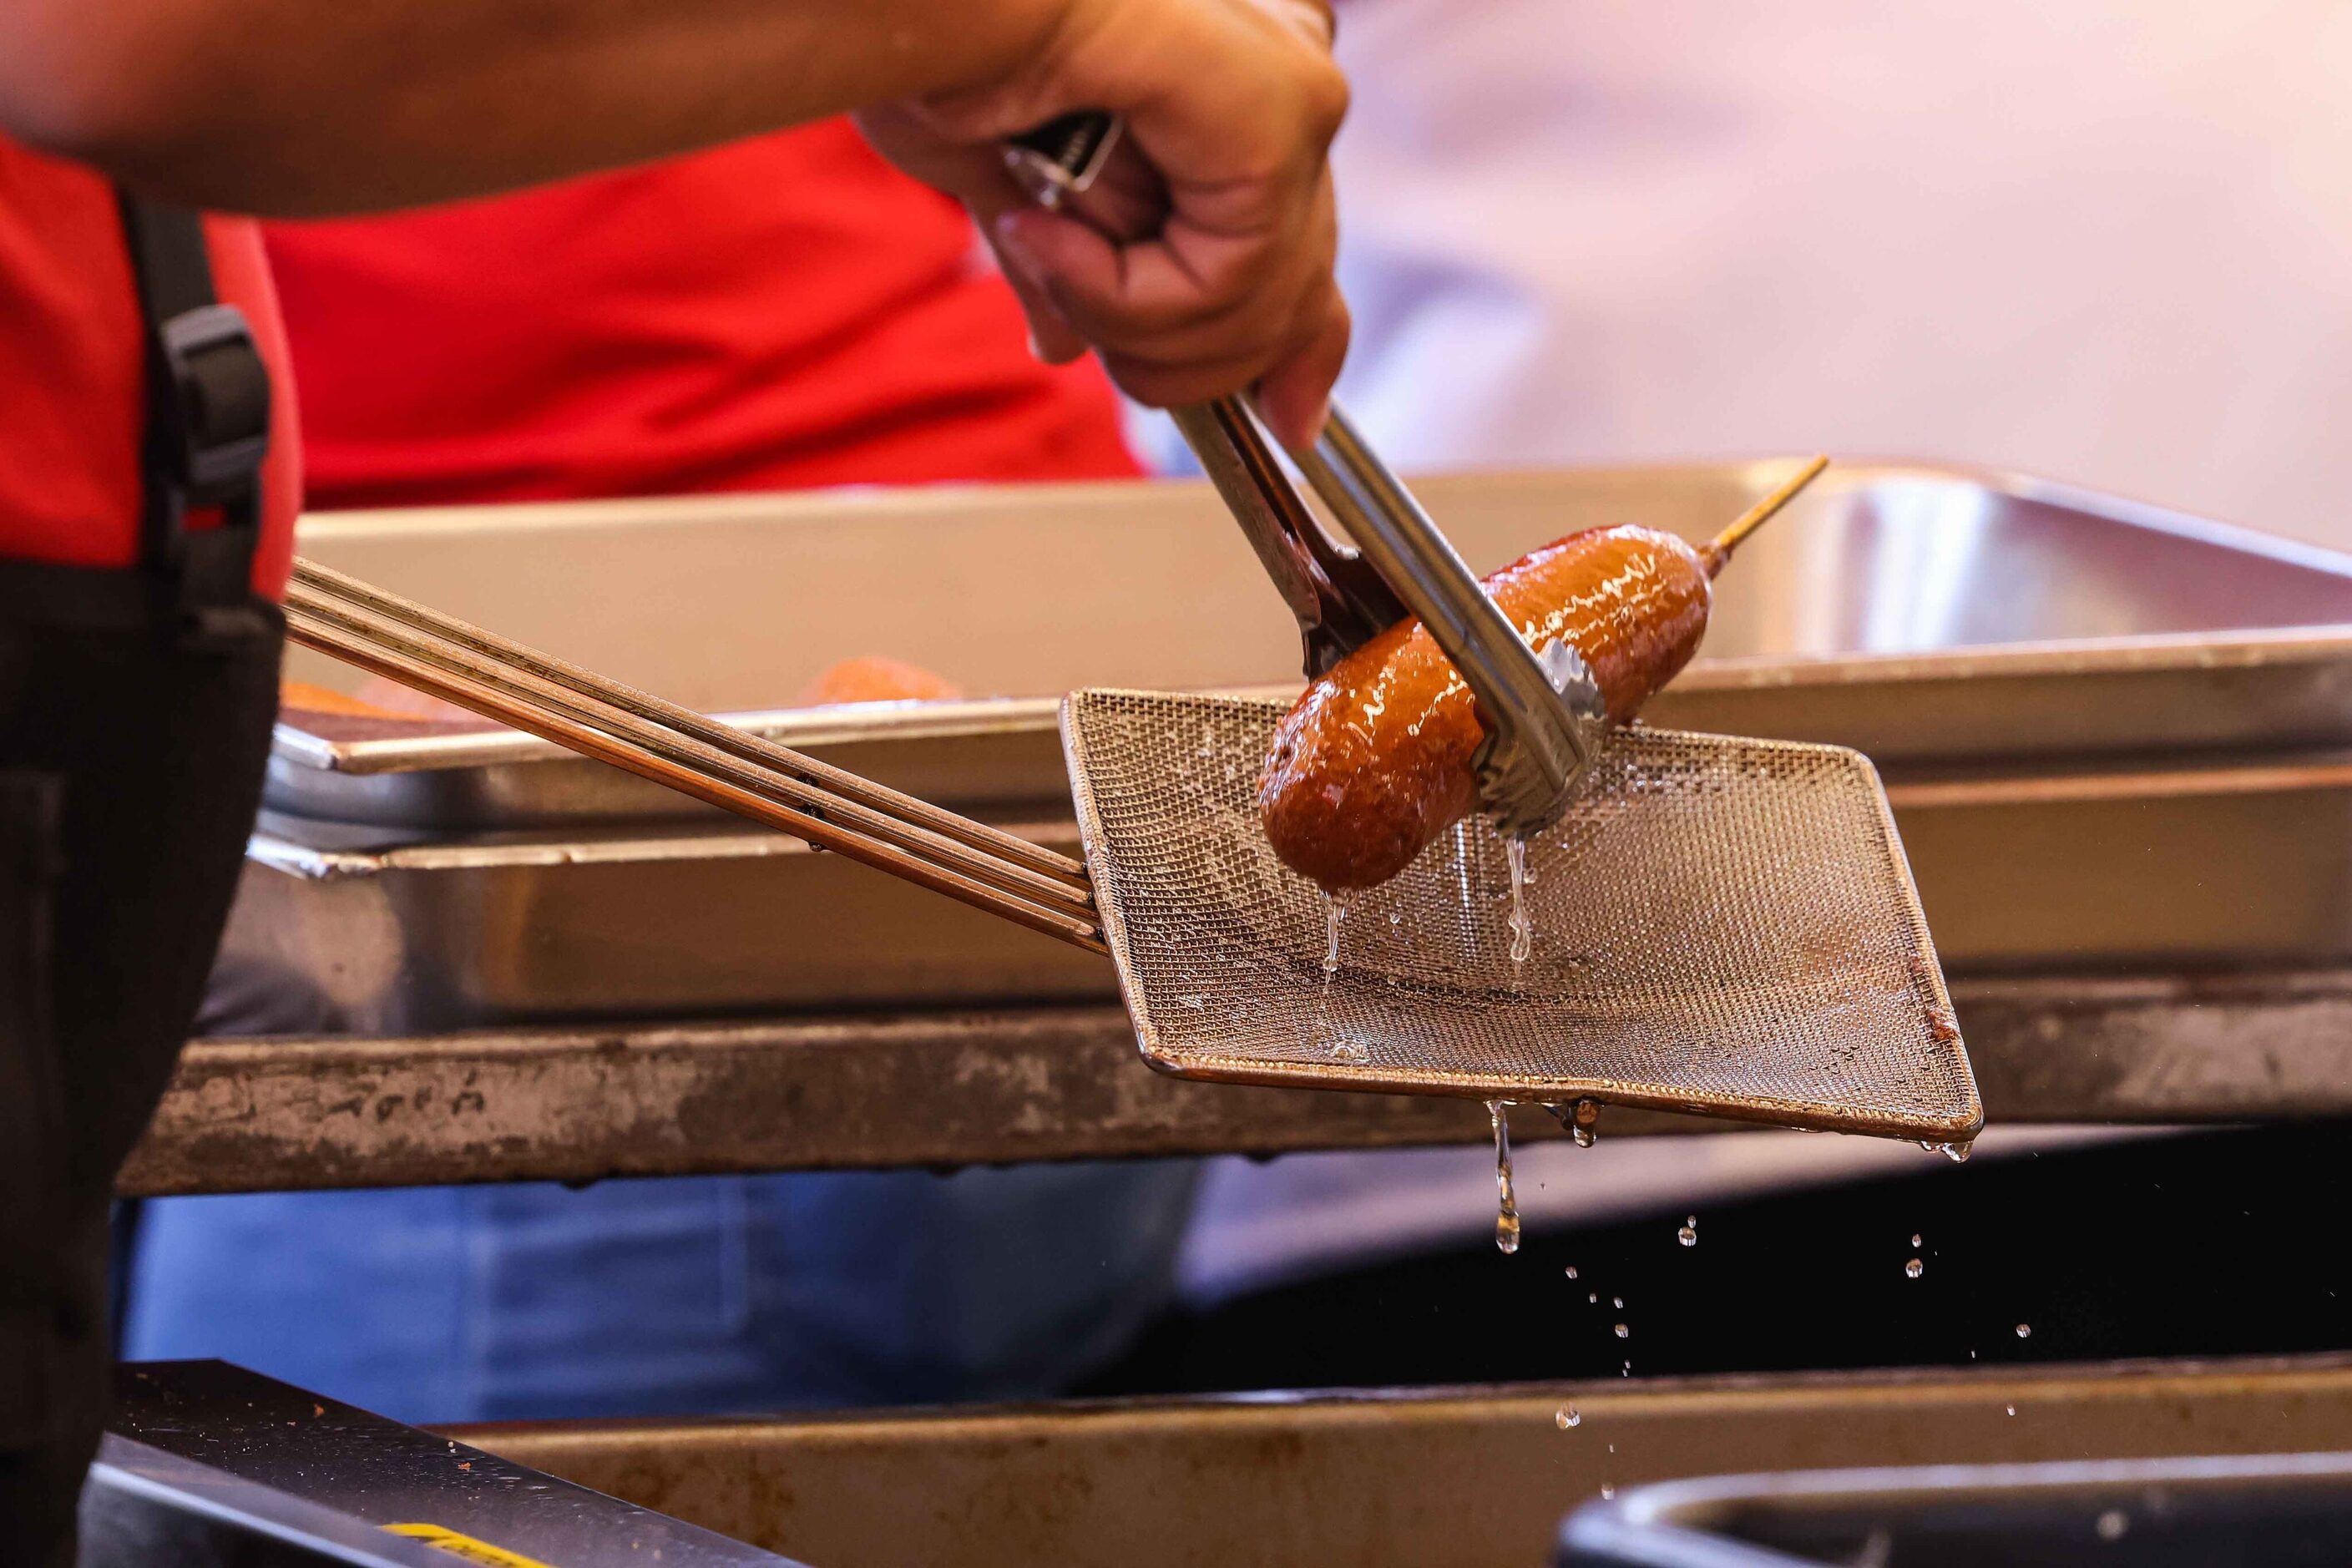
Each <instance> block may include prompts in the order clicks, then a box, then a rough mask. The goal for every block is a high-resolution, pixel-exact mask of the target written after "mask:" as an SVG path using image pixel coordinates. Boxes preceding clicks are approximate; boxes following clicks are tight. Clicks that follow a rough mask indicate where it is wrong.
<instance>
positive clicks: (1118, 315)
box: [860, 0, 1348, 437]
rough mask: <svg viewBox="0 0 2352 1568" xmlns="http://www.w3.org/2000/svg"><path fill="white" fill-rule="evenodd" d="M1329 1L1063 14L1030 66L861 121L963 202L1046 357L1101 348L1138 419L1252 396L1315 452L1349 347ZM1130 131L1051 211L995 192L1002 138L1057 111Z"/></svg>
mask: <svg viewBox="0 0 2352 1568" xmlns="http://www.w3.org/2000/svg"><path fill="white" fill-rule="evenodd" d="M1330 20H1331V18H1330V8H1329V6H1328V5H1327V4H1325V3H1324V0H1067V9H1066V16H1065V20H1064V24H1063V25H1062V26H1059V27H1057V28H1056V29H1055V31H1054V33H1053V35H1052V36H1051V37H1050V38H1049V39H1048V40H1047V42H1046V46H1045V48H1044V49H1043V50H1042V51H1041V52H1040V53H1039V54H1038V55H1036V56H1035V57H1034V58H1032V59H1031V60H1030V61H1029V62H1028V63H1027V64H1026V65H1024V67H1022V68H1019V69H1018V70H1016V71H1015V72H1014V73H1013V75H1011V76H1010V77H1007V78H1006V79H1003V80H1000V81H982V82H979V83H975V84H973V85H971V86H970V87H967V88H962V89H954V90H951V91H949V92H945V93H939V94H933V95H930V96H929V97H926V98H924V99H922V100H909V101H908V102H907V103H905V104H901V105H896V106H889V107H887V108H886V109H885V110H879V111H877V110H868V111H866V113H865V114H864V115H862V116H861V117H860V118H861V122H862V123H864V124H865V126H866V132H867V134H868V136H869V137H871V138H873V139H874V141H875V142H876V145H877V146H878V147H880V148H881V149H882V150H883V151H884V153H886V154H887V155H888V156H889V157H890V158H891V159H892V160H893V161H894V162H895V163H898V165H899V166H900V167H901V168H905V169H907V170H908V172H910V173H913V174H917V175H918V177H920V178H923V179H926V180H929V181H930V182H931V183H932V184H935V185H938V186H939V187H940V188H941V189H943V190H946V191H948V192H950V194H951V195H955V196H957V197H958V198H960V199H961V200H962V201H963V202H964V203H965V205H967V206H968V207H969V208H970V209H971V212H972V214H973V216H974V218H975V219H976V220H977V221H978V222H979V224H980V226H981V228H982V233H983V234H985V235H986V236H987V237H988V240H989V243H990V245H991V246H992V247H993V248H994V250H995V251H996V254H997V257H998V259H999V262H1000V264H1001V266H1002V267H1003V271H1004V274H1005V277H1006V279H1007V280H1008V281H1009V282H1010V283H1011V284H1012V286H1013V289H1014V292H1015V293H1016V294H1017V295H1018V296H1019V298H1020V300H1021V303H1022V308H1023V310H1024V311H1025V312H1026V314H1027V316H1028V318H1029V322H1030V331H1031V336H1032V339H1033V342H1034V343H1035V345H1036V348H1037V352H1038V353H1039V355H1040V357H1043V358H1045V359H1049V360H1055V361H1058V360H1062V359H1066V358H1069V357H1074V355H1075V354H1076V353H1077V352H1078V351H1079V348H1080V345H1081V344H1084V345H1088V346H1091V347H1092V348H1093V349H1094V350H1095V351H1096V352H1097V353H1098V354H1099V355H1100V356H1101V358H1102V361H1103V363H1104V365H1105V367H1106V368H1107V369H1108V371H1109V372H1110V374H1111V375H1112V377H1113V379H1115V380H1116V381H1117V382H1118V384H1119V385H1120V386H1121V387H1122V388H1123V389H1125V390H1126V391H1127V392H1128V394H1129V395H1131V396H1133V397H1135V398H1137V399H1138V400H1139V401H1141V402H1144V403H1147V404H1151V405H1172V404H1181V403H1195V402H1200V401H1202V400H1204V399H1207V398H1211V397H1216V396H1222V395H1226V394H1229V393H1234V392H1238V391H1242V390H1244V389H1245V388H1248V387H1251V386H1253V385H1258V386H1262V388H1263V391H1264V402H1265V405H1266V406H1267V408H1268V416H1269V418H1270V419H1272V420H1274V421H1275V422H1276V424H1277V425H1278V426H1280V427H1281V428H1282V430H1283V433H1284V434H1285V435H1286V436H1294V435H1296V436H1304V437H1311V436H1312V435H1313V433H1314V430H1315V428H1316V426H1317V425H1318V422H1319V420H1320V417H1321V411H1322V409H1323V407H1324V405H1325V402H1326V400H1327V399H1328V395H1329V393H1330V388H1331V384H1332V382H1333V380H1334V379H1335V378H1336V376H1337V375H1338V373H1339V362H1340V361H1341V359H1343V358H1344V357H1345V354H1346V353H1347V342H1348V316H1347V309H1346V307H1345V305H1343V304H1342V303H1341V302H1340V300H1339V293H1338V289H1337V288H1336V286H1335V285H1334V283H1333V281H1332V266H1333V262H1334V258H1335V253H1336V250H1337V247H1338V225H1337V220H1336V217H1335V216H1334V208H1333V202H1332V196H1331V184H1330V177H1329V173H1328V164H1327V158H1328V149H1329V144H1330V142H1331V139H1332V137H1333V135H1334V134H1335V133H1336V132H1338V129H1339V121H1340V119H1341V117H1342V116H1343V115H1344V114H1345V112H1346V109H1347V84H1346V82H1345V80H1344V79H1342V78H1341V76H1340V75H1339V70H1338V68H1337V67H1336V66H1335V65H1333V63H1332V61H1331V58H1330V52H1329V44H1330ZM1077 108H1086V109H1098V110H1106V111H1109V112H1113V113H1117V114H1118V115H1120V116H1121V117H1122V118H1123V120H1124V121H1125V124H1126V131H1125V133H1124V136H1123V138H1122V142H1121V144H1120V145H1119V146H1118V147H1117V148H1115V149H1114V150H1113V155H1112V158H1111V161H1110V165H1109V166H1108V167H1107V168H1106V169H1105V170H1104V171H1103V174H1102V175H1101V176H1100V177H1099V178H1098V179H1097V183H1096V185H1095V186H1094V188H1092V189H1091V190H1089V191H1088V192H1087V193H1085V194H1083V195H1081V196H1079V197H1078V198H1076V199H1075V200H1074V201H1072V202H1071V203H1070V204H1068V205H1066V206H1065V207H1064V208H1063V209H1062V210H1061V211H1058V212H1047V211H1044V210H1041V209H1039V208H1036V207H1035V206H1034V205H1030V204H1029V203H1028V202H1027V201H1026V199H1025V196H1024V193H1022V192H1021V191H1020V189H1019V186H1018V185H1017V184H1016V183H1015V182H1013V180H1011V179H1010V178H1009V177H1008V176H1007V175H1006V174H1005V171H1004V168H1003V163H1002V158H1001V153H1000V151H999V150H1000V149H1001V147H1002V144H1003V138H1005V137H1006V136H1007V135H1010V134H1012V133H1013V132H1017V131H1019V130H1021V129H1024V128H1025V127H1027V126H1029V125H1033V124H1035V123H1037V122H1039V121H1042V120H1044V119H1046V118H1049V117H1050V115H1051V114H1053V113H1055V112H1063V111H1066V110H1072V109H1077Z"/></svg>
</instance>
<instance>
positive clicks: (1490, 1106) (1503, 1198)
mask: <svg viewBox="0 0 2352 1568" xmlns="http://www.w3.org/2000/svg"><path fill="white" fill-rule="evenodd" d="M1504 1103H1505V1102H1504V1101H1502V1100H1488V1101H1487V1102H1486V1117H1487V1120H1488V1121H1492V1122H1493V1123H1494V1124H1495V1200H1496V1206H1495V1250H1496V1251H1497V1252H1500V1253H1502V1254H1504V1255H1505V1256H1508V1255H1509V1254H1511V1253H1514V1252H1517V1250H1518V1249H1519V1202H1518V1196H1517V1194H1515V1193H1513V1192H1512V1191H1511V1124H1510V1123H1509V1122H1508V1121H1505V1120H1504V1119H1503V1106H1504Z"/></svg>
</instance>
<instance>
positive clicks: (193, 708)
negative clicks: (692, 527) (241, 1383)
mask: <svg viewBox="0 0 2352 1568" xmlns="http://www.w3.org/2000/svg"><path fill="white" fill-rule="evenodd" d="M122 208H123V222H124V231H125V234H126V237H128V239H129V241H130V247H131V258H132V261H133V270H134V272H135V274H136V276H137V278H138V279H139V286H140V295H141V304H142V310H143V312H144V314H145V317H146V320H147V322H148V345H147V360H148V371H147V379H148V384H149V396H148V408H147V434H146V442H145V451H144V454H143V459H142V467H143V469H144V479H145V485H146V507H145V516H144V519H143V522H142V548H141V556H142V560H141V563H140V564H139V565H138V566H137V567H135V568H133V569H130V570H123V571H102V570H93V569H87V568H79V567H64V566H56V565H49V564H44V563H32V562H25V561H0V1556H5V1559H6V1561H8V1562H10V1563H29V1564H33V1565H36V1568H48V1565H49V1564H52V1563H54V1564H58V1565H60V1568H62V1565H65V1564H69V1563H71V1562H72V1561H73V1529H72V1524H73V1512H74V1508H75V1504H76V1500H77V1498H78V1496H79V1490H80V1484H81V1477H82V1473H83V1471H84V1470H85V1469H86V1468H88V1465H89V1457H90V1454H91V1452H92V1451H93V1450H94V1448H95V1447H96V1445H97V1442H98V1434H99V1430H100V1425H101V1423H102V1421H103V1418H104V1412H105V1404H106V1397H107V1378H108V1371H109V1363H110V1342H109V1335H108V1333H107V1321H106V1319H107V1313H106V1300H107V1296H106V1266H107V1254H108V1247H107V1205H108V1201H109V1198H110V1194H111V1191H112V1187H113V1184H114V1177H115V1173H116V1171H117V1170H118V1168H119V1167H120V1166H121V1163H122V1161H123V1159H124V1157H125V1156H126V1155H127V1154H128V1153H129V1152H130V1151H131V1145H132V1144H133V1143H134V1142H136V1141H137V1139H138V1137H139V1135H140V1133H141V1132H142V1131H143V1130H144V1129H145V1127H146V1124H147V1120H148V1118H149V1116H150V1115H151V1114H152V1112H153V1110H154V1107H155V1101H156V1100H157V1098H158V1097H159V1096H160V1095H161V1094H162V1093H163V1087H164V1084H165V1082H166V1080H167V1079H169V1077H170V1075H171V1070H172V1065H173V1060H174V1059H175V1058H177V1056H178V1054H179V1049H180V1045H181V1042H182V1041H183V1040H184V1039H185V1038H186V1037H187V1034H188V1029H189V1026H190V1023H191V1021H192V1020H193V1018H194V1015H195V1010H196V1005H197V1003H198V1001H199V1000H200V998H201V996H202V994H203V991H204V984H205V974H206V973H207V971H208V970H209V969H210V968H211V965H212V959H213V951H214V949H215V946H216V945H217V944H218V942H219V940H220V932H221V927H222V925H223V923H224V922H225V921H226V918H227V914H228V906H229V900H230V898H231V896H232V895H233V894H234V892H235V891H236V879H237V870H238V867H239V865H240V864H241V862H242V860H243V858H244V850H245V841H246V837H247V833H248V832H249V831H250V830H251V827H252V824H253V815H254V811H255V808H256V805H257V803H258V800H259V797H260V790H261V775H262V766H263V763H264V762H265V760H266V758H267V756H268V747H269V731H270V723H271V720H272V718H273V716H274V714H275V712H276V710H277V700H278V651H279V647H280V643H281V641H282V638H283V634H284V621H283V619H282V617H281V616H279V614H278V609H277V607H276V606H275V605H270V604H268V602H266V601H263V600H260V599H257V598H256V597H255V595H253V593H252V590H251V587H250V582H251V574H252V563H253V554H254V548H255V542H256V536H257V531H258V528H259V522H260V510H261V500H260V466H261V459H262V456H263V452H264V448H265V447H266V445H267V442H268V428H269V383H268V371H267V369H266V367H265V366H264V365H263V363H262V361H261V358H260V355H259V353H257V350H256V348H255V345H254V342H253V338H252V335H251V333H250V331H248V330H247V324H246V322H245V321H244V319H243V317H242V316H241V315H239V314H238V313H237V311H236V310H235V309H234V308H233V307H228V306H224V305H221V304H219V303H218V302H217V300H216V299H215V293H214V289H213V279H212V269H211V266H210V263H209V260H208V259H207V258H206V255H205V244H204V237H203V231H202V228H201V226H200V225H199V223H198V221H197V219H196V217H195V216H194V214H191V213H187V212H184V211H180V210H178V209H169V208H163V207H159V206H156V205H152V204H149V203H145V202H142V201H138V200H134V199H131V198H125V200H124V201H123V203H122ZM194 506H204V507H217V508H219V509H221V513H222V517H223V519H224V521H223V525H222V526H220V527H217V528H214V529H205V530H200V531H188V530H187V529H186V528H185V527H184V521H185V518H186V514H187V511H188V509H189V508H191V507H194Z"/></svg>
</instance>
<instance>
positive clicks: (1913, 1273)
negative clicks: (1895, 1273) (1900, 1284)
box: [1903, 1258, 1927, 1279]
mask: <svg viewBox="0 0 2352 1568" xmlns="http://www.w3.org/2000/svg"><path fill="white" fill-rule="evenodd" d="M1903 1272H1904V1273H1906V1274H1907V1275H1909V1276H1910V1277H1911V1278H1912V1279H1917V1278H1919V1276H1920V1275H1922V1274H1924V1273H1926V1272H1927V1265H1926V1264H1924V1263H1922V1262H1920V1261H1919V1260H1918V1259H1917V1258H1913V1259H1912V1260H1911V1261H1910V1262H1908V1263H1906V1264H1905V1265H1904V1266H1903Z"/></svg>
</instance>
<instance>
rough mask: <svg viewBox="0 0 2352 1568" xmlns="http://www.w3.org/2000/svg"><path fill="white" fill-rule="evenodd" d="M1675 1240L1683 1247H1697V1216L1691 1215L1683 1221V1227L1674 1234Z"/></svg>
mask: <svg viewBox="0 0 2352 1568" xmlns="http://www.w3.org/2000/svg"><path fill="white" fill-rule="evenodd" d="M1675 1240H1676V1241H1679V1242H1681V1243H1682V1244H1683V1245H1684V1246H1685V1247H1696V1246H1697V1245H1698V1215H1691V1216H1690V1217H1689V1218H1688V1219H1686V1220H1685V1221H1683V1227H1682V1228H1681V1229H1680V1230H1678V1231H1676V1232H1675Z"/></svg>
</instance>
